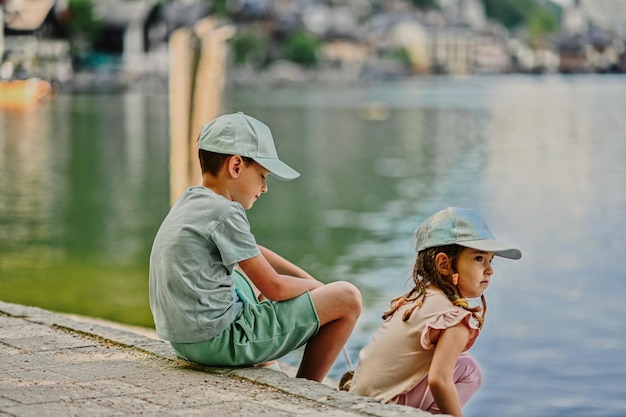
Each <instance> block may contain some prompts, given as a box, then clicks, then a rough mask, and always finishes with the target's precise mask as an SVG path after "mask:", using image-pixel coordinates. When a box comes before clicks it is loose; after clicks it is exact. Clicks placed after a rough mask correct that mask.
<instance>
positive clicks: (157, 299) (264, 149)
mask: <svg viewBox="0 0 626 417" xmlns="http://www.w3.org/2000/svg"><path fill="white" fill-rule="evenodd" d="M198 148H199V159H200V166H201V168H202V185H201V186H195V187H190V188H188V189H187V190H186V191H185V192H184V193H183V195H182V196H181V197H180V198H179V199H178V201H177V202H176V203H175V204H174V206H173V207H172V209H171V210H170V212H169V213H168V215H167V217H166V218H165V220H164V221H163V223H162V225H161V227H160V228H159V231H158V233H157V235H156V237H155V240H154V244H153V247H152V252H151V254H150V307H151V309H152V314H153V317H154V322H155V325H156V330H157V334H158V335H159V337H161V338H163V339H165V340H169V341H170V343H171V345H172V347H173V348H174V350H175V351H176V353H177V354H178V355H179V356H180V357H182V358H184V359H187V360H189V361H193V362H198V363H202V364H205V365H211V366H242V365H257V364H261V363H263V362H267V361H271V360H274V359H277V358H280V357H281V356H283V355H285V354H286V353H288V352H290V351H292V350H294V349H296V348H298V347H300V346H302V345H304V344H305V343H306V345H307V346H306V348H305V351H304V355H303V358H302V363H301V364H300V368H299V369H298V373H297V376H298V377H301V378H307V379H311V380H314V381H318V382H320V381H322V379H323V378H324V377H325V376H326V373H327V372H328V370H329V369H330V367H331V366H332V365H333V363H334V362H335V359H336V358H337V356H338V355H339V352H340V351H341V349H342V348H343V346H344V344H345V343H346V341H347V340H348V337H349V336H350V333H351V332H352V329H353V328H354V325H355V323H356V320H357V318H358V316H359V315H360V312H361V295H360V293H359V291H358V289H357V288H356V287H355V286H353V285H352V284H350V283H348V282H341V281H338V282H333V283H330V284H326V285H324V284H322V283H321V282H319V281H317V280H316V279H314V278H313V277H312V276H310V275H309V274H308V273H307V272H305V271H304V270H302V269H301V268H299V267H298V266H296V265H294V264H293V263H291V262H289V261H287V260H286V259H284V258H283V257H281V256H280V255H278V254H276V253H274V252H272V251H270V250H269V249H267V248H264V247H262V246H259V245H257V244H256V241H255V238H254V236H253V235H252V233H251V231H250V226H249V224H248V220H247V218H246V214H245V211H244V210H247V209H249V208H251V207H252V205H253V204H254V202H255V201H256V199H258V198H259V197H260V195H261V194H262V193H265V192H267V190H268V189H267V182H266V180H267V176H268V174H272V175H274V176H276V177H277V178H279V179H281V180H292V179H295V178H297V177H298V176H300V174H299V173H298V172H296V171H295V170H294V169H292V168H291V167H289V166H288V165H287V164H285V163H284V162H282V161H281V160H280V159H278V155H277V153H276V148H275V146H274V139H273V137H272V134H271V132H270V129H269V128H268V127H267V126H266V125H265V124H263V123H262V122H260V121H259V120H257V119H255V118H253V117H250V116H247V115H244V114H243V113H241V112H240V113H236V114H228V115H223V116H220V117H218V118H217V119H215V120H213V121H212V122H210V123H208V124H206V125H204V126H203V128H202V131H201V132H200V136H199V139H198ZM237 265H238V266H239V268H241V270H243V272H244V273H245V275H246V276H247V277H248V278H249V280H250V281H251V282H252V283H253V284H254V286H256V288H258V290H259V291H260V293H261V295H262V297H261V296H259V299H263V300H264V301H262V302H259V300H258V299H257V297H256V296H255V294H254V292H253V289H252V287H251V285H250V283H249V282H248V281H247V280H246V279H245V277H244V276H243V274H241V273H239V271H238V270H236V269H235V266H237Z"/></svg>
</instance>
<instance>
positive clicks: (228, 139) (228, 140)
mask: <svg viewBox="0 0 626 417" xmlns="http://www.w3.org/2000/svg"><path fill="white" fill-rule="evenodd" d="M198 148H200V149H203V150H205V151H210V152H216V153H221V154H227V155H240V156H247V157H248V158H252V159H253V160H255V161H256V162H257V163H258V164H259V165H261V166H262V167H264V168H265V169H267V170H268V171H269V172H270V173H271V174H272V175H274V176H276V177H277V178H279V179H281V180H285V181H288V180H293V179H296V178H298V177H299V176H300V173H299V172H298V171H296V170H295V169H293V168H291V167H290V166H289V165H287V164H285V163H284V162H283V161H281V160H280V159H278V153H277V152H276V147H275V146H274V138H273V137H272V132H271V131H270V128H269V127H267V125H265V124H264V123H262V122H260V121H258V120H257V119H255V118H254V117H250V116H247V115H245V114H243V113H242V112H238V113H233V114H225V115H222V116H219V117H218V118H216V119H215V120H213V121H211V122H209V123H207V124H205V125H204V126H202V130H201V131H200V137H199V138H198Z"/></svg>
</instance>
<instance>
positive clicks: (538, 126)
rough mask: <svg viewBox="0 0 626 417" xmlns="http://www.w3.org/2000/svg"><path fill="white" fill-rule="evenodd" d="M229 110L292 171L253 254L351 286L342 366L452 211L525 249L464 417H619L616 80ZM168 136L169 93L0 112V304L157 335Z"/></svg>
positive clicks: (269, 202)
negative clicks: (272, 143)
mask: <svg viewBox="0 0 626 417" xmlns="http://www.w3.org/2000/svg"><path fill="white" fill-rule="evenodd" d="M226 110H227V111H231V110H232V111H236V110H242V111H244V112H246V113H248V114H251V115H253V116H255V117H257V118H259V119H261V120H263V121H265V122H266V123H267V124H268V125H269V126H270V127H271V128H272V131H273V133H274V136H275V138H276V141H277V143H278V145H277V146H278V150H279V153H280V155H281V157H282V158H283V159H284V160H285V161H287V162H288V163H289V164H291V165H292V166H294V167H295V168H296V169H298V170H299V171H300V172H301V173H302V177H301V178H300V179H298V180H297V181H294V182H287V183H283V182H280V181H276V180H270V183H269V189H270V192H269V193H268V194H266V195H264V196H263V197H262V198H261V199H260V200H259V201H257V203H256V204H255V206H254V207H253V208H252V210H250V211H249V218H250V222H251V224H252V227H253V231H254V232H255V234H256V236H257V239H258V241H259V243H262V244H265V245H267V246H269V247H271V248H273V249H275V250H277V251H278V252H279V253H282V254H283V255H285V256H286V257H287V258H289V259H291V260H293V261H294V262H296V263H298V264H300V265H302V266H303V267H305V268H306V269H308V270H309V271H310V272H312V273H313V274H314V275H316V276H317V277H318V278H320V279H321V280H324V281H330V280H337V279H345V280H349V281H351V282H353V283H355V284H356V285H357V286H358V287H359V288H360V289H361V291H362V293H363V297H364V305H365V308H364V311H363V314H362V317H361V319H360V321H359V323H358V325H357V329H356V330H355V332H354V334H353V336H352V337H351V339H350V341H349V342H348V346H347V347H348V350H349V352H350V356H351V358H352V361H353V362H355V363H356V358H357V355H358V351H359V350H360V348H361V347H362V346H363V345H365V344H366V343H367V342H368V340H369V338H370V337H371V335H372V334H373V333H374V331H375V330H376V328H377V327H378V325H379V324H380V319H379V317H380V314H381V313H382V312H383V311H384V310H385V309H386V308H387V305H388V302H389V300H390V299H391V298H392V297H393V296H395V295H397V294H400V293H402V292H403V291H405V290H406V289H407V288H408V287H407V285H408V280H409V277H410V270H411V266H412V263H413V261H414V257H415V252H414V250H413V246H412V234H413V231H414V230H415V228H416V227H417V226H418V225H419V224H420V222H421V221H422V220H423V219H424V218H425V217H427V216H428V215H430V214H431V213H433V212H434V211H437V210H439V209H442V208H445V207H447V206H465V207H470V208H473V209H475V210H477V211H478V212H480V213H481V214H482V216H483V217H484V218H485V220H486V221H487V223H488V224H489V226H490V228H491V230H492V231H493V233H494V234H495V235H496V237H497V238H498V239H500V240H503V241H506V242H511V243H514V244H516V245H518V246H519V247H520V248H521V249H522V251H523V258H522V259H521V260H520V261H510V260H506V259H499V258H497V259H496V260H495V261H494V269H495V275H494V279H493V281H492V285H491V286H490V288H489V289H488V291H487V292H486V294H485V295H486V297H487V301H488V304H489V310H488V314H487V320H486V324H485V328H484V331H483V332H482V334H481V336H480V338H479V339H478V341H477V342H476V344H475V346H474V347H473V348H472V350H471V353H472V355H473V356H474V357H475V358H476V359H477V360H478V361H479V363H480V364H481V366H482V368H483V372H484V376H485V382H484V385H483V388H482V389H481V390H480V391H479V392H478V394H477V395H476V396H475V397H474V398H473V399H472V400H471V402H470V403H469V404H468V405H467V406H466V408H465V413H466V416H470V417H471V416H481V417H490V416H493V417H496V416H498V417H501V416H507V417H517V416H519V417H533V416H549V417H550V416H554V417H557V416H568V417H589V416H603V417H604V416H606V417H618V416H620V417H621V416H624V415H626V395H625V394H626V388H625V387H626V347H625V346H626V324H625V322H624V316H626V302H624V300H622V297H623V294H624V293H625V292H626V272H625V271H624V267H626V262H625V261H624V259H625V255H626V222H625V220H626V191H624V190H625V189H626V167H625V162H626V78H624V77H620V76H580V77H561V76H556V75H554V76H541V77H523V76H506V77H472V78H462V79H453V78H424V79H418V80H410V81H403V82H398V83H388V84H380V85H371V86H367V87H360V88H328V89H325V88H313V87H311V88H297V89H296V88H281V89H267V90H243V89H242V90H235V91H233V92H232V93H231V95H230V97H229V100H228V102H227V104H226ZM167 129H168V124H167V98H166V97H162V96H156V97H155V96H151V97H143V96H139V95H132V94H129V95H111V96H104V95H100V96H59V97H58V98H57V100H55V101H54V102H52V103H50V104H48V105H46V106H43V107H40V108H37V109H33V110H29V111H7V110H0V299H2V300H5V301H15V302H22V303H25V304H34V305H40V306H42V307H46V308H51V309H54V310H60V311H70V312H75V313H80V314H90V315H96V316H100V317H105V318H109V319H114V320H118V321H124V322H127V323H132V324H142V325H150V315H149V310H148V307H147V257H148V253H149V250H150V244H151V240H152V237H153V236H154V233H155V232H156V228H157V227H158V225H159V223H160V221H161V220H162V218H163V216H164V215H165V213H166V212H167V209H168V205H169V201H168V200H169V197H168V185H167V181H168V172H167V158H168V149H167V147H168V139H167V135H168V130H167ZM295 359H297V353H296V354H294V355H292V356H290V357H288V358H287V360H295ZM345 370H346V361H345V360H343V358H341V357H340V358H339V359H338V361H337V363H336V365H335V367H334V368H333V370H332V376H334V377H338V376H340V375H341V374H342V373H343V372H344V371H345Z"/></svg>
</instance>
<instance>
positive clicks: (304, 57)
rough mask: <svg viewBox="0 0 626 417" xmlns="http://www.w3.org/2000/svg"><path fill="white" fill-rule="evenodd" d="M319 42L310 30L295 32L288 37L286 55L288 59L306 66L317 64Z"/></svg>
mask: <svg viewBox="0 0 626 417" xmlns="http://www.w3.org/2000/svg"><path fill="white" fill-rule="evenodd" d="M318 48H319V42H318V40H317V38H315V37H314V36H313V35H312V34H310V33H308V32H303V31H299V32H294V33H292V34H291V35H289V37H288V38H287V44H286V46H285V56H286V58H287V59H288V60H290V61H293V62H295V63H298V64H302V65H305V66H313V65H315V64H317V51H318Z"/></svg>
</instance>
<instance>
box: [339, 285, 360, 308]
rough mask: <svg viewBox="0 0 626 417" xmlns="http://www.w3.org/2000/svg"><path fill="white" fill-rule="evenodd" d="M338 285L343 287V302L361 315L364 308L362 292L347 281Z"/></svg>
mask: <svg viewBox="0 0 626 417" xmlns="http://www.w3.org/2000/svg"><path fill="white" fill-rule="evenodd" d="M337 284H338V285H340V286H341V292H342V294H341V299H342V302H344V303H345V304H346V305H348V306H350V307H351V309H353V310H356V311H358V313H359V314H360V313H361V307H362V301H361V291H359V289H358V288H357V287H356V286H355V285H354V284H352V283H350V282H347V281H338V282H337Z"/></svg>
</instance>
